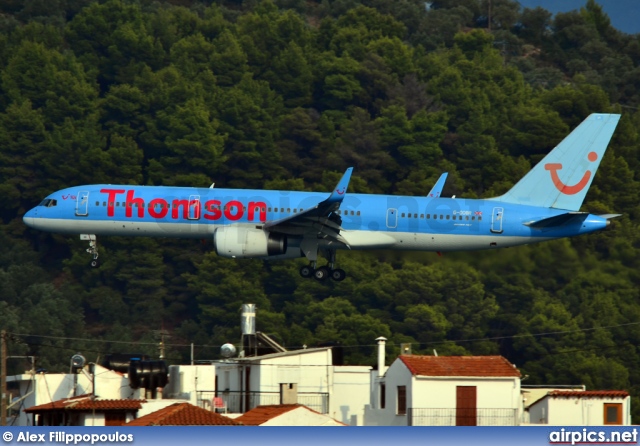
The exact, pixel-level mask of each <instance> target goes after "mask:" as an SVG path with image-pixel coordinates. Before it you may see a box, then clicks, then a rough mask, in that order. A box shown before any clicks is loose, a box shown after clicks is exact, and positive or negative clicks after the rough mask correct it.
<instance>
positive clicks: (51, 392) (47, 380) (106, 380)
mask: <svg viewBox="0 0 640 446" xmlns="http://www.w3.org/2000/svg"><path fill="white" fill-rule="evenodd" d="M86 370H87V369H86V368H85V371H86ZM95 375H96V376H95V387H96V388H95V393H96V395H98V396H99V397H100V398H102V399H121V398H133V399H136V398H140V390H133V389H131V388H130V387H129V379H128V378H127V377H126V376H124V375H122V374H120V373H117V372H114V371H112V370H109V369H106V368H104V367H102V366H99V365H96V371H95ZM74 378H75V379H76V380H77V381H75V382H76V383H77V384H75V392H74ZM7 381H11V382H17V383H18V386H19V388H20V395H21V396H24V395H27V394H29V395H28V396H27V397H26V398H25V399H24V401H23V403H22V404H20V405H19V410H20V412H19V415H18V416H17V421H16V423H17V424H16V425H17V426H28V425H30V424H31V423H32V420H33V418H32V416H30V415H29V416H27V414H25V413H24V409H28V408H29V407H33V406H39V405H40V404H46V403H50V402H52V401H58V400H61V399H64V398H70V397H73V396H78V395H84V394H89V393H91V392H92V391H93V383H92V377H91V376H90V375H89V374H88V373H84V372H83V373H79V374H77V375H73V374H68V373H39V374H34V375H30V374H24V375H16V376H10V377H8V378H7ZM103 425H104V423H103Z"/></svg>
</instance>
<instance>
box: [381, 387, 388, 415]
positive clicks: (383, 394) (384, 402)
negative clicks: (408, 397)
mask: <svg viewBox="0 0 640 446" xmlns="http://www.w3.org/2000/svg"><path fill="white" fill-rule="evenodd" d="M386 406H387V386H386V385H385V384H384V383H380V409H384V408H385V407H386Z"/></svg>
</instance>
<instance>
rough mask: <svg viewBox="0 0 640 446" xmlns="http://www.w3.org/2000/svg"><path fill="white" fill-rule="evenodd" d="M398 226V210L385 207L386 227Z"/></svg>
mask: <svg viewBox="0 0 640 446" xmlns="http://www.w3.org/2000/svg"><path fill="white" fill-rule="evenodd" d="M397 226H398V210H397V209H393V208H389V209H387V228H396V227H397Z"/></svg>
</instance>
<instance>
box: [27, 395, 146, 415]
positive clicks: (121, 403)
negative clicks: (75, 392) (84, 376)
mask: <svg viewBox="0 0 640 446" xmlns="http://www.w3.org/2000/svg"><path fill="white" fill-rule="evenodd" d="M144 402H146V400H124V399H123V400H101V399H92V397H91V395H80V396H76V397H73V398H64V399H61V400H58V401H53V402H51V403H46V404H41V405H39V406H32V407H29V408H28V409H25V410H24V411H25V412H27V413H33V412H48V411H53V410H98V411H106V410H138V409H140V408H141V407H142V403H144Z"/></svg>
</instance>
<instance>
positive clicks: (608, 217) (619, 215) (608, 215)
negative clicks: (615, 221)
mask: <svg viewBox="0 0 640 446" xmlns="http://www.w3.org/2000/svg"><path fill="white" fill-rule="evenodd" d="M598 217H601V218H604V219H605V220H611V219H612V218H617V217H622V214H603V215H598Z"/></svg>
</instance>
